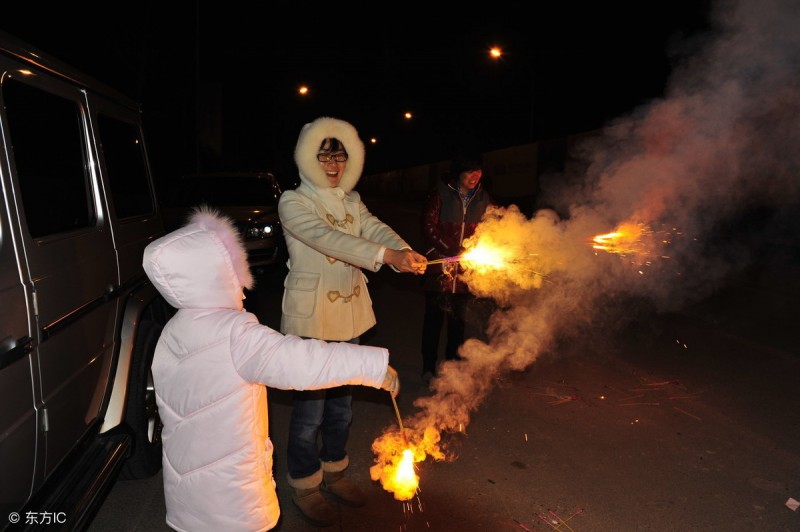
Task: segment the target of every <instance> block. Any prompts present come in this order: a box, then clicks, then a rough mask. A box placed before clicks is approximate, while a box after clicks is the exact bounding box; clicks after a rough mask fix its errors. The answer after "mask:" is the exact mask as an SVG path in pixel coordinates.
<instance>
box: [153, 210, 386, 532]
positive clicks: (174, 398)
mask: <svg viewBox="0 0 800 532" xmlns="http://www.w3.org/2000/svg"><path fill="white" fill-rule="evenodd" d="M144 268H145V271H146V272H147V275H148V277H149V278H150V280H151V281H152V282H153V283H154V285H155V286H156V287H157V288H158V290H159V292H160V293H161V294H162V295H163V296H164V297H165V298H166V300H167V301H168V302H169V303H170V304H171V305H172V306H173V307H176V308H177V309H178V312H177V313H176V314H175V316H174V317H173V318H172V319H171V320H170V321H169V322H168V323H167V325H166V327H164V330H163V332H162V333H161V337H160V339H159V341H158V345H157V347H156V352H155V357H154V360H153V365H152V369H153V378H154V384H155V391H156V400H157V404H158V409H159V413H160V415H161V418H162V420H163V422H164V430H163V432H162V440H163V444H164V454H163V466H164V468H163V476H164V495H165V498H166V506H167V524H168V525H169V526H171V527H172V528H174V529H176V530H185V531H191V532H195V531H203V530H209V531H212V530H213V531H215V532H218V531H223V530H224V531H226V532H230V531H257V530H269V529H271V528H273V527H274V526H275V525H276V523H277V521H278V517H279V515H280V509H279V506H278V500H277V496H276V493H275V482H274V480H273V478H272V443H271V441H270V439H269V431H268V426H267V419H268V418H267V392H266V387H265V386H272V387H275V388H280V389H296V390H311V389H319V388H327V387H331V386H339V385H343V384H363V385H367V386H373V387H376V388H377V387H380V385H381V383H382V381H383V378H384V375H385V373H386V370H387V365H388V357H389V353H388V351H387V350H386V349H382V348H377V347H369V346H359V345H354V344H346V343H334V342H331V343H327V342H323V341H321V340H304V339H301V338H298V337H296V336H290V335H287V336H284V335H283V334H281V333H279V332H277V331H275V330H273V329H271V328H269V327H267V326H265V325H261V324H259V322H258V319H257V318H256V316H255V315H253V314H251V313H248V312H245V311H243V305H242V294H243V292H242V289H243V287H251V285H252V282H253V281H252V277H251V275H250V272H249V269H248V267H247V257H246V253H245V251H244V248H243V247H242V245H241V242H240V241H239V237H238V234H237V233H236V231H235V229H234V228H233V225H232V224H231V223H230V221H229V220H227V219H226V218H223V217H221V216H220V215H218V214H217V213H215V212H213V211H210V210H207V209H200V210H198V212H197V213H195V214H194V215H193V217H192V219H191V220H190V222H189V224H188V225H186V226H184V227H183V228H181V229H178V230H176V231H174V232H172V233H169V234H167V235H166V236H164V237H162V238H160V239H158V240H156V241H154V242H152V243H151V244H150V245H148V246H147V248H146V249H145V253H144Z"/></svg>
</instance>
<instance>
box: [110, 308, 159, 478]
mask: <svg viewBox="0 0 800 532" xmlns="http://www.w3.org/2000/svg"><path fill="white" fill-rule="evenodd" d="M161 329H162V326H161V325H160V324H158V323H156V322H155V321H153V320H152V319H148V317H147V316H145V317H144V319H143V320H142V322H141V324H140V326H139V330H138V332H137V333H136V346H135V347H134V351H133V367H132V371H131V379H130V392H129V393H128V400H127V403H126V414H125V421H126V423H127V424H128V426H129V427H130V429H131V431H132V440H133V441H132V444H133V445H132V452H131V456H130V457H129V458H128V459H127V460H126V461H125V464H124V465H123V466H122V471H121V472H120V477H121V478H123V479H141V478H148V477H151V476H153V475H154V474H156V473H157V472H158V471H159V470H160V469H161V450H162V446H161V429H162V428H163V424H162V422H161V417H160V416H159V415H158V406H157V405H156V393H155V387H154V386H153V372H152V370H151V369H150V366H151V365H152V363H153V355H154V354H155V349H156V343H157V342H158V337H159V336H160V335H161Z"/></svg>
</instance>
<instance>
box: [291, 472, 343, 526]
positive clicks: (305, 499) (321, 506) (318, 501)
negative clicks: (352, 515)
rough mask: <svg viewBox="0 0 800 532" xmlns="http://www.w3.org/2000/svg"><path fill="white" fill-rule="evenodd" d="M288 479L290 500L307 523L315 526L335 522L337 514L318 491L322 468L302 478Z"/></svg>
mask: <svg viewBox="0 0 800 532" xmlns="http://www.w3.org/2000/svg"><path fill="white" fill-rule="evenodd" d="M287 477H288V479H289V486H290V487H291V488H292V502H293V503H294V504H295V506H297V507H298V508H299V509H300V511H301V512H302V513H303V517H305V518H306V520H308V522H309V523H311V524H312V525H316V526H320V527H323V526H331V525H333V524H335V523H336V519H337V515H336V510H334V509H333V506H331V505H330V503H329V502H328V501H327V500H325V497H323V496H322V493H320V491H319V488H320V482H321V481H322V470H320V471H317V472H316V473H314V474H313V475H311V476H309V477H304V478H292V477H289V476H287Z"/></svg>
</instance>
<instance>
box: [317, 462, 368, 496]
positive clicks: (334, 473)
mask: <svg viewBox="0 0 800 532" xmlns="http://www.w3.org/2000/svg"><path fill="white" fill-rule="evenodd" d="M348 465H350V459H349V458H348V457H347V456H345V457H344V459H343V460H339V461H338V462H322V489H323V490H324V491H325V492H327V493H330V494H331V495H333V497H334V498H335V499H336V500H338V501H339V502H340V503H342V504H346V505H347V506H353V507H356V508H357V507H359V506H364V505H365V504H366V503H367V497H366V496H365V495H364V492H363V491H361V488H359V487H358V486H356V485H355V484H353V482H351V481H350V480H348V479H347V478H345V476H344V471H345V469H347V466H348Z"/></svg>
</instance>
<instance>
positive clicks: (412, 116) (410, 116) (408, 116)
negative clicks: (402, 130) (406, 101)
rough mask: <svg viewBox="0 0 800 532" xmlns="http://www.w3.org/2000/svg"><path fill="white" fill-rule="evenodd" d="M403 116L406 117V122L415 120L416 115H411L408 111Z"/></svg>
mask: <svg viewBox="0 0 800 532" xmlns="http://www.w3.org/2000/svg"><path fill="white" fill-rule="evenodd" d="M403 116H404V117H405V119H406V120H411V119H412V118H414V115H412V114H411V111H406V112H405V113H403Z"/></svg>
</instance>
